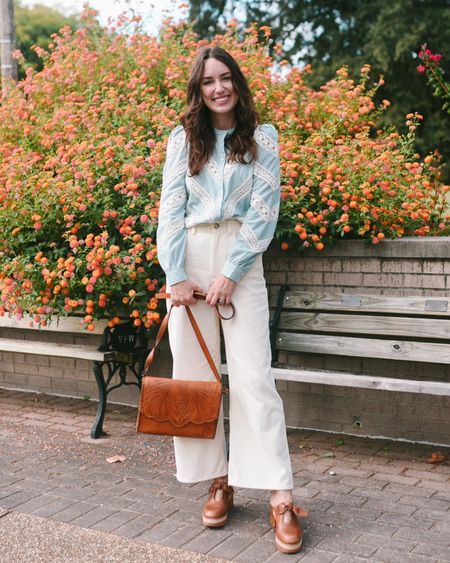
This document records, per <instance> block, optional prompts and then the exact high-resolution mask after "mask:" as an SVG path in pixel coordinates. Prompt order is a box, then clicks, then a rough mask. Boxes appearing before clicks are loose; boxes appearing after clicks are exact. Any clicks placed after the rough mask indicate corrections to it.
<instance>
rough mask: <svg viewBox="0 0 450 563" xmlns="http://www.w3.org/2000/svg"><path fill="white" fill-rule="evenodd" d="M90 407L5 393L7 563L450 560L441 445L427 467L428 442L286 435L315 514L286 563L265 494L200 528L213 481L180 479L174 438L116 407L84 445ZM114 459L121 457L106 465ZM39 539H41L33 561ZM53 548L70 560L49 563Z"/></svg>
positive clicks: (0, 442)
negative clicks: (137, 425)
mask: <svg viewBox="0 0 450 563" xmlns="http://www.w3.org/2000/svg"><path fill="white" fill-rule="evenodd" d="M95 411H96V403H93V402H90V401H83V400H79V399H66V398H60V397H53V396H48V395H37V394H31V393H22V392H14V391H7V390H2V389H0V537H2V543H4V545H3V548H0V561H1V563H16V562H17V561H22V560H23V561H25V560H27V561H33V563H35V562H36V563H37V562H39V561H45V562H46V563H48V562H50V561H52V562H53V561H55V563H56V561H58V562H59V561H70V562H86V563H87V562H89V563H96V562H101V561H116V560H117V561H119V560H120V561H122V562H123V563H127V562H130V563H131V562H136V563H137V562H140V561H142V562H143V561H166V560H167V561H169V560H172V561H195V560H198V561H214V560H217V559H222V560H228V561H238V562H244V563H245V562H249V563H254V562H256V561H257V562H258V563H262V562H264V561H270V562H278V561H283V562H289V563H290V562H294V561H310V562H312V561H318V562H324V563H325V562H328V561H333V562H345V563H351V562H353V561H367V560H369V561H375V562H387V563H393V562H397V561H398V562H401V563H403V562H405V561H414V562H416V561H417V562H438V561H439V562H440V561H450V464H449V461H448V460H450V451H449V450H448V449H445V448H440V451H442V453H443V454H444V455H445V456H446V459H447V461H445V462H443V463H440V464H434V465H431V464H428V463H427V462H426V460H427V459H428V458H429V456H430V454H431V453H432V452H433V451H435V450H436V448H433V447H432V446H417V445H410V444H406V443H400V442H391V441H388V440H369V439H364V438H359V437H345V436H336V435H330V434H325V433H321V432H310V431H289V442H290V449H291V454H292V463H293V469H294V473H295V486H296V489H295V497H296V500H297V502H298V504H300V505H301V506H302V507H303V508H305V509H307V510H309V512H310V517H309V518H308V520H305V521H304V529H305V537H304V549H303V550H302V551H301V552H300V553H299V554H296V555H292V556H287V555H282V554H280V553H278V552H277V550H276V548H275V544H274V540H273V531H272V530H271V529H270V526H269V523H268V518H267V504H268V499H267V493H266V492H264V491H256V490H246V489H239V490H238V491H237V494H236V508H235V509H234V510H233V512H232V517H231V520H230V522H229V524H228V525H227V526H226V527H224V528H222V529H217V530H208V529H205V528H203V526H202V525H201V520H200V514H201V510H202V506H203V502H204V500H205V497H206V493H207V485H206V484H205V483H200V484H194V485H192V486H187V485H181V484H179V483H177V482H176V480H175V478H174V459H173V451H172V445H171V440H170V439H168V438H164V437H161V438H159V437H153V436H145V435H137V434H136V433H135V431H134V421H135V416H136V411H135V409H133V408H131V407H123V406H116V405H111V406H110V407H109V409H108V412H107V415H106V421H105V428H106V430H107V431H108V432H109V435H108V437H107V438H103V439H101V440H91V439H90V438H89V432H90V428H91V425H92V421H93V417H94V414H95ZM116 455H122V456H125V458H126V459H125V461H123V462H118V463H111V464H110V463H108V462H107V461H106V459H107V458H109V457H112V456H116ZM2 515H3V516H2ZM27 515H28V516H27ZM20 530H21V531H22V535H21V534H20ZM27 530H28V536H27ZM30 530H31V532H30ZM33 530H35V533H36V535H35V537H36V538H41V539H42V537H44V536H45V538H47V539H46V543H45V542H44V544H42V545H43V546H44V547H43V548H42V549H41V551H40V552H39V555H36V554H35V555H34V556H32V554H31V551H29V550H30V549H31V548H33V547H34V548H36V549H37V544H38V541H37V540H35V541H32V540H30V537H33V536H32V532H33ZM27 537H28V539H27ZM4 538H7V539H6V540H4ZM8 538H9V539H8ZM61 538H62V539H61ZM8 542H9V543H8ZM41 543H42V542H41ZM59 545H63V546H64V558H59V559H58V556H57V555H56V556H54V558H53V559H52V558H51V557H53V555H52V554H53V553H56V554H57V553H59V552H58V549H59V548H58V546H59ZM8 546H10V547H8ZM11 546H13V547H14V549H15V551H11V549H12V548H11ZM77 546H78V547H77ZM27 550H28V551H27ZM52 550H53V551H52ZM46 552H48V554H49V555H48V557H47V558H45V556H44V555H43V554H44V553H46ZM192 552H195V553H196V554H197V555H194V554H193V553H192ZM21 553H22V556H23V558H22V559H21V558H20V557H21V555H20V554H21ZM27 554H28V559H27V558H26V557H25V556H26V555H27ZM39 557H43V558H42V559H40V558H39ZM55 557H56V558H55ZM115 557H119V558H118V559H116V558H115Z"/></svg>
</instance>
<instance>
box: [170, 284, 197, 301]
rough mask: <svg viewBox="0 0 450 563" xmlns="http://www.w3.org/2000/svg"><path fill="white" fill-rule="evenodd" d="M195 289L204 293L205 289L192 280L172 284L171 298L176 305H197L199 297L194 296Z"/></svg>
mask: <svg viewBox="0 0 450 563" xmlns="http://www.w3.org/2000/svg"><path fill="white" fill-rule="evenodd" d="M194 291H198V292H199V293H203V289H202V288H201V287H200V286H199V285H197V284H196V283H194V282H193V281H191V280H184V281H182V282H179V283H176V284H175V285H172V286H171V288H170V298H171V301H172V303H173V304H174V305H175V307H179V306H180V305H195V304H196V303H197V299H195V297H194V296H193V293H194Z"/></svg>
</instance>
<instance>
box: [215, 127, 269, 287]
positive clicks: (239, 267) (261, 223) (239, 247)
mask: <svg viewBox="0 0 450 563" xmlns="http://www.w3.org/2000/svg"><path fill="white" fill-rule="evenodd" d="M255 140H256V142H257V145H258V156H257V159H256V161H255V162H254V171H253V187H252V194H251V200H250V207H249V208H248V210H247V212H246V213H245V215H244V218H243V222H242V225H241V228H240V230H239V232H238V235H237V237H236V240H235V242H234V244H233V246H232V247H231V249H230V251H229V253H228V256H227V261H226V263H225V265H224V267H223V269H222V274H223V275H224V276H226V277H227V278H230V279H231V280H233V281H235V282H239V281H240V279H241V278H242V276H243V275H244V274H245V273H246V272H247V271H248V270H249V269H250V267H251V265H252V264H253V262H254V260H255V258H256V256H257V255H258V254H261V253H262V252H264V251H265V250H266V249H267V247H268V246H269V244H270V241H271V240H272V239H273V235H274V233H275V227H276V224H277V220H278V212H279V208H280V156H279V149H278V133H277V131H276V129H275V127H273V126H272V125H260V126H259V127H257V129H256V131H255Z"/></svg>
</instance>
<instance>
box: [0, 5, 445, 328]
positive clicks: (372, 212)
mask: <svg viewBox="0 0 450 563" xmlns="http://www.w3.org/2000/svg"><path fill="white" fill-rule="evenodd" d="M84 24H85V27H84V28H83V29H79V30H77V31H76V32H72V31H71V30H70V29H69V28H63V29H62V30H61V32H60V33H59V34H58V35H55V36H54V37H53V43H52V45H51V46H50V47H49V51H48V52H45V51H43V50H41V52H40V55H41V56H42V57H43V59H44V62H45V65H44V69H43V70H42V71H41V72H39V73H33V71H32V70H31V69H29V70H28V72H27V75H26V78H25V79H24V80H23V81H22V82H20V83H19V84H18V85H17V87H16V88H15V89H13V90H11V91H10V92H9V94H8V96H7V97H5V99H4V101H3V103H2V105H1V107H0V139H1V140H0V202H1V207H0V225H1V229H2V235H3V236H2V239H1V241H0V296H1V301H0V314H5V313H10V314H16V315H19V316H20V315H22V314H23V313H24V312H27V313H28V314H31V315H32V316H33V317H34V320H35V321H36V322H39V323H42V324H45V323H46V322H47V318H48V317H49V316H50V315H61V314H76V315H79V316H80V319H81V322H82V323H84V324H85V326H86V328H87V329H88V330H93V328H94V321H95V319H97V318H100V317H106V318H107V319H108V320H109V324H110V326H114V325H115V324H117V323H118V322H120V320H121V317H123V315H126V316H129V317H130V318H131V319H133V322H134V324H135V325H136V326H140V325H141V324H142V325H144V326H145V327H147V328H150V327H152V326H153V325H154V324H157V323H158V322H159V313H158V311H157V309H158V304H157V301H156V299H155V297H154V294H155V291H157V290H158V289H159V287H160V286H161V283H162V278H163V276H162V272H161V269H160V267H159V265H158V260H157V248H156V245H155V231H156V226H157V220H158V208H159V195H160V188H161V174H162V165H163V162H164V157H165V147H166V141H167V136H168V134H169V132H170V131H171V129H172V128H173V127H174V126H175V125H177V124H178V123H179V116H180V114H181V112H182V111H183V110H184V104H185V101H184V99H185V89H186V84H187V77H188V73H189V69H190V66H191V64H192V61H193V59H194V57H195V54H196V51H197V50H198V48H199V47H200V46H201V45H203V44H204V41H199V40H198V38H197V37H196V36H195V34H194V33H193V32H192V31H191V30H190V28H189V27H187V26H186V25H184V24H178V25H174V24H173V23H172V22H170V21H168V22H166V26H165V28H164V29H163V31H162V33H161V35H160V38H159V39H157V38H155V37H150V36H148V35H145V34H144V33H142V32H141V31H140V30H139V21H136V19H134V20H133V19H132V21H131V22H130V21H126V20H125V19H122V20H121V21H120V22H118V24H117V25H118V26H120V25H122V26H125V27H126V28H127V29H130V26H131V25H136V26H137V27H136V30H135V31H133V32H131V33H130V32H128V33H120V34H119V33H117V30H114V29H109V30H108V29H101V28H100V27H99V26H98V24H97V23H96V21H95V18H94V17H93V13H92V12H91V11H87V12H86V13H85V14H84ZM122 31H123V30H122ZM260 32H262V33H263V34H264V36H265V37H266V38H267V40H270V39H269V38H270V29H269V28H267V27H265V28H262V29H261V30H258V29H257V27H256V26H252V27H250V28H249V29H248V30H247V33H246V36H245V38H244V39H243V40H239V39H238V37H237V36H236V31H235V22H233V21H232V22H230V25H229V29H228V31H227V32H226V33H225V34H224V35H221V36H217V37H216V38H215V39H214V41H213V44H217V45H221V46H222V47H224V48H225V49H227V50H229V51H230V52H231V53H232V54H233V56H234V57H235V58H236V60H237V61H238V62H239V64H240V65H241V67H242V69H243V71H244V73H245V74H246V75H247V76H248V77H249V82H250V85H251V88H252V90H253V92H254V96H255V101H256V104H257V106H258V110H259V112H260V114H261V117H262V120H263V121H264V122H272V123H274V124H275V125H276V126H277V127H278V130H279V132H280V146H281V159H282V184H283V186H282V198H283V201H282V210H281V215H280V222H279V227H278V231H277V236H278V238H279V239H280V240H281V241H282V243H283V244H282V248H287V247H288V246H289V245H291V246H295V247H298V248H303V247H307V246H314V247H315V248H317V250H321V249H323V248H324V247H325V246H326V245H327V244H330V243H331V242H332V240H333V239H336V238H337V237H342V236H347V237H360V238H368V239H370V240H372V242H374V243H378V242H380V241H381V240H382V239H383V238H384V237H393V236H403V235H405V234H408V235H411V234H416V235H427V234H438V233H439V230H440V229H442V228H443V227H444V226H445V221H446V218H445V217H444V211H443V209H444V197H443V194H444V192H445V189H446V188H445V187H443V186H442V185H441V183H440V181H439V166H438V158H437V157H436V156H435V155H433V156H427V157H426V158H425V159H421V158H419V156H418V155H415V154H414V153H413V151H412V149H411V146H412V141H413V135H414V129H415V128H416V127H417V125H418V123H419V120H420V116H418V115H415V114H413V115H411V116H408V122H407V123H408V133H407V134H406V135H400V134H399V133H397V132H386V131H377V130H376V129H375V125H374V124H375V123H376V119H377V116H378V114H379V112H380V111H384V109H386V108H387V107H388V106H389V102H388V101H386V100H385V101H384V102H383V103H382V105H381V107H379V108H376V107H375V104H374V101H373V97H374V94H375V91H376V89H377V87H378V85H379V83H378V84H375V85H372V86H371V87H370V88H369V87H368V86H367V84H368V81H369V70H370V69H369V67H368V66H364V67H363V68H362V69H361V79H360V81H359V82H358V83H355V82H354V81H353V80H352V79H350V78H349V77H348V74H347V71H346V69H345V68H344V69H341V70H340V71H339V72H338V73H337V76H336V78H335V79H334V80H331V81H330V82H328V83H327V84H325V85H324V86H323V87H322V88H321V89H320V90H318V91H316V90H312V89H311V88H310V87H309V86H307V84H306V81H305V78H306V77H307V75H308V73H310V72H311V69H310V68H308V67H307V68H305V69H303V70H302V71H300V70H299V69H297V68H290V69H289V68H288V66H287V65H286V64H284V63H282V64H281V65H280V66H279V71H278V72H277V71H276V70H274V68H275V67H274V65H273V61H272V59H271V57H270V56H269V52H268V49H267V46H266V45H265V44H261V43H260V40H259V39H258V37H259V36H260ZM278 50H279V47H278Z"/></svg>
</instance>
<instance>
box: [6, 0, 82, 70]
mask: <svg viewBox="0 0 450 563" xmlns="http://www.w3.org/2000/svg"><path fill="white" fill-rule="evenodd" d="M14 10H15V16H16V47H17V49H19V51H20V52H21V53H22V55H23V56H24V61H23V64H22V68H21V70H20V72H19V77H23V75H24V67H25V68H26V67H29V66H31V67H33V68H34V69H36V70H41V69H42V60H41V59H40V58H39V57H38V55H37V54H36V52H35V51H34V50H33V48H32V47H33V45H37V46H39V47H41V48H43V49H47V48H48V45H49V43H50V42H51V35H52V34H53V33H57V32H58V31H59V30H60V29H61V28H62V27H64V26H65V25H69V26H70V27H71V28H72V29H75V28H77V27H79V21H78V18H77V16H76V15H69V16H66V15H64V14H62V13H61V12H59V11H58V10H56V9H54V8H49V7H48V6H44V5H43V4H35V5H34V6H33V7H27V6H23V5H22V4H21V3H20V1H16V2H15V6H14Z"/></svg>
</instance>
